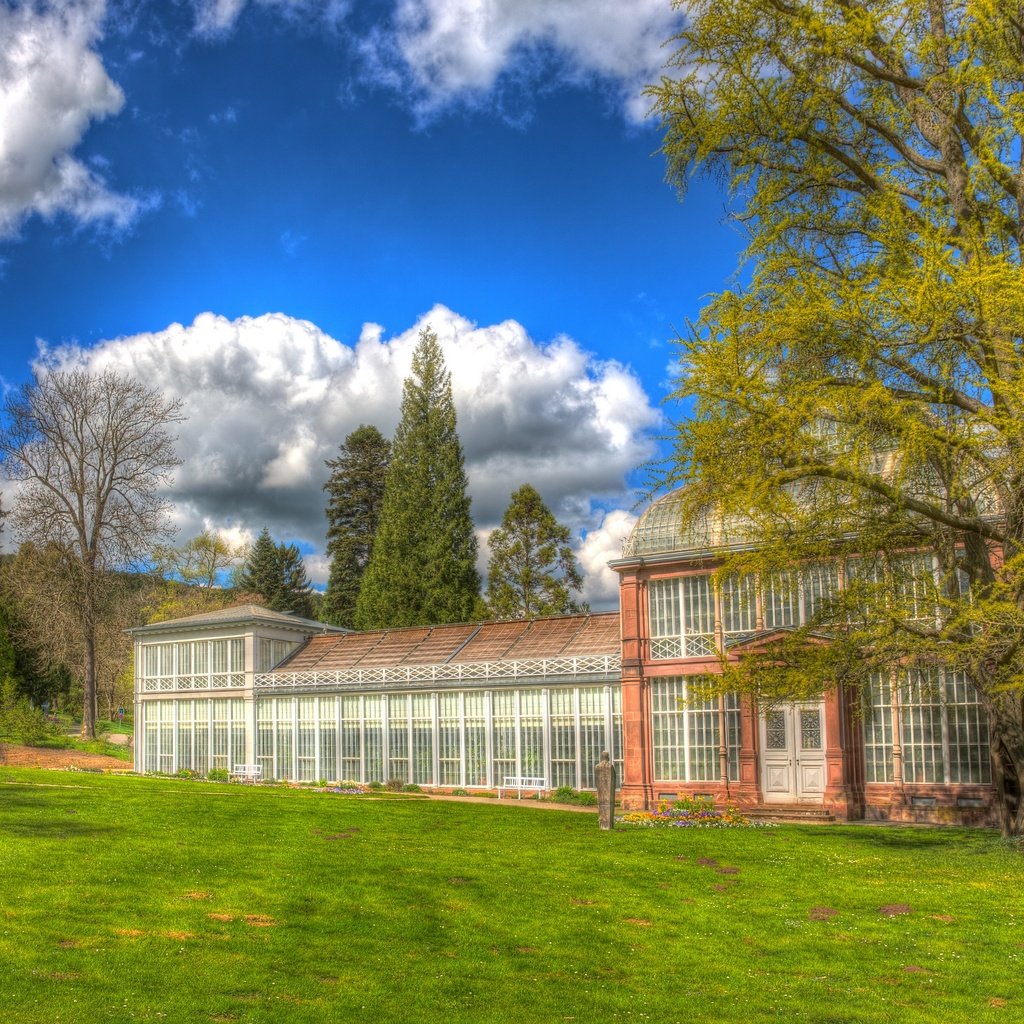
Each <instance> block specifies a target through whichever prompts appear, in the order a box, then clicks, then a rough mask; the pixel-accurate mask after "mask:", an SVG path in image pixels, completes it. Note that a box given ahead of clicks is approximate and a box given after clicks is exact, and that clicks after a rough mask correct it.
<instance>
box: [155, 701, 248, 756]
mask: <svg viewBox="0 0 1024 1024" xmlns="http://www.w3.org/2000/svg"><path fill="white" fill-rule="evenodd" d="M244 705H245V702H244V701H243V700H241V699H240V698H231V699H220V700H206V699H200V700H193V699H190V698H189V699H184V700H154V701H145V702H144V703H143V704H142V705H141V708H140V710H141V713H142V742H143V755H142V768H143V771H146V772H163V773H165V774H172V773H174V772H179V771H181V770H182V769H188V770H190V771H194V772H199V773H200V774H202V775H205V774H206V773H207V772H209V770H210V769H211V768H224V769H227V770H228V771H230V770H231V768H232V767H233V766H234V765H236V764H241V763H242V762H244V761H245V708H244Z"/></svg>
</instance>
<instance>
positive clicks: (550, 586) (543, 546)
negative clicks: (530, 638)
mask: <svg viewBox="0 0 1024 1024" xmlns="http://www.w3.org/2000/svg"><path fill="white" fill-rule="evenodd" d="M487 543H488V546H489V547H490V549H491V561H490V564H489V566H488V569H487V603H488V606H489V608H490V613H491V614H492V615H494V616H495V617H496V618H527V617H531V616H534V615H561V614H564V613H565V612H572V611H577V610H578V606H577V604H576V602H575V601H573V599H572V595H571V591H576V592H577V593H579V592H580V590H581V589H582V588H583V578H582V577H581V576H580V571H579V567H578V566H577V565H576V556H575V555H574V554H573V552H572V548H571V547H570V545H569V528H568V527H567V526H563V525H562V524H561V523H559V522H558V520H557V519H555V517H554V516H553V515H552V514H551V510H550V509H549V508H548V507H547V505H545V504H544V499H543V498H541V496H540V494H538V493H537V490H536V488H534V487H532V486H531V485H530V484H523V486H522V487H520V488H519V490H517V491H516V492H515V493H514V494H513V495H512V500H511V502H510V503H509V506H508V508H507V509H506V510H505V515H504V517H503V518H502V520H501V526H499V527H498V528H497V529H496V530H495V531H494V532H493V533H492V534H491V536H490V539H489V540H488V542H487Z"/></svg>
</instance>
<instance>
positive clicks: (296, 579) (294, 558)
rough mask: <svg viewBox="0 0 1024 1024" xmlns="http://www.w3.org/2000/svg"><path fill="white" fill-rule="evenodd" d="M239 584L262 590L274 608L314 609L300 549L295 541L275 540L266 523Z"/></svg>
mask: <svg viewBox="0 0 1024 1024" xmlns="http://www.w3.org/2000/svg"><path fill="white" fill-rule="evenodd" d="M235 585H236V587H237V588H238V589H240V590H246V591H249V592H250V593H253V594H259V596H260V597H262V598H263V600H264V601H266V602H267V607H268V608H270V609H272V610H273V611H278V612H293V613H294V614H296V615H309V614H310V612H311V609H312V597H311V587H310V584H309V579H308V577H307V576H306V566H305V564H304V563H303V561H302V555H301V554H300V553H299V549H298V548H297V547H296V546H295V545H294V544H275V543H274V540H273V538H272V537H271V536H270V531H269V530H268V529H267V528H266V527H264V528H263V531H262V532H261V533H260V535H259V537H257V538H256V542H255V543H254V544H253V546H252V548H251V549H250V551H249V554H248V556H247V557H246V559H245V564H244V565H243V566H242V570H241V572H240V573H239V574H238V578H237V580H236V581H235Z"/></svg>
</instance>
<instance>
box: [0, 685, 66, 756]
mask: <svg viewBox="0 0 1024 1024" xmlns="http://www.w3.org/2000/svg"><path fill="white" fill-rule="evenodd" d="M0 735H2V736H4V737H6V738H7V739H8V740H10V741H12V742H14V743H23V744H25V745H26V746H29V747H31V746H36V745H38V744H40V743H42V742H43V741H44V740H48V739H53V738H54V737H56V736H58V735H59V731H58V729H57V727H56V726H55V725H54V724H53V722H51V721H50V720H49V719H48V718H47V717H46V715H45V714H43V712H42V711H41V710H40V709H39V708H34V707H32V705H31V704H30V703H29V701H28V700H27V698H25V697H15V698H14V699H12V700H11V701H10V703H8V704H5V705H3V706H2V707H0Z"/></svg>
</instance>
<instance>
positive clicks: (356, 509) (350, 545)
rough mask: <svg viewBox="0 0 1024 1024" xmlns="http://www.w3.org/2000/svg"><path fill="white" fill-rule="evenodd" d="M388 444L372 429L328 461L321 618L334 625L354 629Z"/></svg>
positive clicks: (361, 430)
mask: <svg viewBox="0 0 1024 1024" xmlns="http://www.w3.org/2000/svg"><path fill="white" fill-rule="evenodd" d="M390 459H391V443H390V442H389V441H388V440H387V438H385V437H384V435H383V434H381V432H380V431H379V430H378V429H377V428H376V427H373V426H369V427H368V426H365V425H364V426H360V427H359V428H358V429H357V430H354V431H352V433H351V434H349V435H348V437H346V438H345V443H344V444H343V445H342V446H341V449H340V451H339V453H338V457H337V458H335V459H328V460H327V466H328V468H329V469H330V470H331V476H330V479H329V480H328V481H327V483H326V484H324V490H325V491H327V493H328V496H329V497H328V499H327V523H328V526H327V554H328V556H329V557H330V560H331V567H330V572H329V575H328V577H327V592H326V594H325V595H324V604H323V611H322V617H323V619H324V621H325V622H330V623H331V624H333V625H335V626H348V627H351V626H353V625H355V615H356V599H357V598H358V596H359V586H360V584H361V583H362V579H363V573H364V572H365V571H366V566H367V565H368V564H369V561H370V555H371V554H372V552H373V538H374V535H375V534H376V532H377V524H378V523H379V522H380V510H381V503H382V501H383V499H384V481H385V479H386V477H387V470H388V462H389V461H390Z"/></svg>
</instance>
